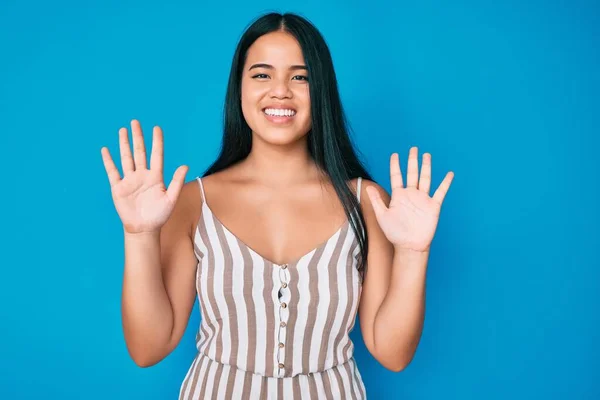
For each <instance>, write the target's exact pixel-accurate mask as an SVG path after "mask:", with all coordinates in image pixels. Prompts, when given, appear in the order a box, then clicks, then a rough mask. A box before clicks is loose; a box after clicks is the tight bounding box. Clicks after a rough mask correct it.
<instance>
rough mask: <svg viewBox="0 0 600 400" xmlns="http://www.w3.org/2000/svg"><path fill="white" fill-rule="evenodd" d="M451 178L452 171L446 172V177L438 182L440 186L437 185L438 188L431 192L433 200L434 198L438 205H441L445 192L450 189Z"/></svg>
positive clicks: (452, 177) (452, 176)
mask: <svg viewBox="0 0 600 400" xmlns="http://www.w3.org/2000/svg"><path fill="white" fill-rule="evenodd" d="M453 179H454V172H452V171H450V172H448V173H447V174H446V177H445V178H444V180H443V181H442V183H440V186H439V187H438V189H437V190H436V191H435V193H434V194H433V200H435V201H436V202H437V203H438V204H439V205H442V203H443V202H444V198H445V197H446V194H447V193H448V190H449V189H450V184H451V183H452V180H453Z"/></svg>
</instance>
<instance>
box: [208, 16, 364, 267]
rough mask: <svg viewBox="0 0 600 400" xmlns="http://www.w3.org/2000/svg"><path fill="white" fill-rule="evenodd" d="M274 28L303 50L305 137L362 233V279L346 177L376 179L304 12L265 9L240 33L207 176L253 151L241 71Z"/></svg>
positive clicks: (327, 59)
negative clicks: (362, 154)
mask: <svg viewBox="0 0 600 400" xmlns="http://www.w3.org/2000/svg"><path fill="white" fill-rule="evenodd" d="M275 31H284V32H287V33H290V34H291V35H293V36H294V37H295V38H296V40H297V41H298V42H299V44H300V47H301V49H302V53H303V55H304V61H305V63H306V66H307V69H308V77H309V82H310V83H309V94H310V104H311V118H312V126H311V130H310V131H309V133H308V138H307V142H308V151H309V154H310V157H311V158H312V159H313V160H314V162H315V164H316V165H317V166H318V167H319V168H320V169H321V170H322V171H323V172H324V173H325V174H326V175H327V176H328V177H329V178H330V180H331V183H332V185H333V187H334V188H335V191H336V193H337V195H338V197H339V199H340V201H341V203H342V205H343V207H344V212H345V213H346V216H347V218H348V220H349V221H350V224H351V226H352V229H353V230H354V232H355V234H356V236H357V238H358V242H359V246H360V254H359V258H358V271H359V273H360V275H361V278H364V273H365V272H366V271H365V269H366V261H367V257H366V255H367V254H368V248H369V244H368V243H369V241H368V235H367V230H366V225H365V220H364V216H363V213H362V211H361V209H360V206H359V204H358V201H357V199H356V197H355V195H354V193H353V192H352V190H351V189H350V187H349V186H348V182H349V181H350V180H352V179H354V178H358V177H362V178H364V179H369V180H371V181H372V180H373V178H372V177H371V176H370V174H369V173H368V172H367V170H366V168H365V167H364V166H363V165H362V163H361V162H360V160H359V158H358V157H357V154H356V150H355V149H354V148H353V145H352V142H351V140H350V137H349V134H348V132H349V128H348V126H349V124H348V122H347V119H346V116H345V114H344V110H343V108H342V103H341V100H340V95H339V91H338V87H337V80H336V76H335V71H334V68H333V61H332V59H331V54H330V52H329V48H328V46H327V44H326V42H325V39H324V38H323V36H322V35H321V33H320V32H319V31H318V30H317V28H316V27H315V26H314V25H313V24H312V23H310V22H309V21H308V20H307V19H305V18H304V17H301V16H299V15H297V14H292V13H285V14H279V13H269V14H265V15H263V16H261V17H259V18H258V19H256V20H255V21H254V22H253V23H251V25H250V26H249V27H248V28H247V29H246V31H245V32H244V34H243V35H242V37H241V39H240V41H239V43H238V45H237V48H236V50H235V53H234V55H233V61H232V65H231V72H230V74H229V82H228V86H227V93H226V97H225V107H224V131H223V139H222V143H221V150H220V154H219V156H218V158H217V160H216V161H215V162H214V163H213V164H212V165H211V166H210V167H208V169H207V170H206V171H205V172H204V175H203V176H207V175H210V174H213V173H215V172H218V171H220V170H223V169H226V168H228V167H229V166H231V165H233V164H236V163H237V162H239V161H241V160H243V159H245V158H246V157H247V156H248V154H250V150H251V148H252V131H251V129H250V127H249V126H248V124H247V123H246V120H245V119H244V116H243V114H242V106H241V80H242V70H243V68H244V64H245V62H246V55H247V52H248V48H249V47H250V46H251V45H252V44H253V43H254V41H256V40H257V39H258V38H259V37H261V36H263V35H265V34H267V33H271V32H275ZM353 210H355V211H353ZM353 216H356V217H357V218H354V217H353Z"/></svg>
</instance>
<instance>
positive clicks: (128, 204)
mask: <svg viewBox="0 0 600 400" xmlns="http://www.w3.org/2000/svg"><path fill="white" fill-rule="evenodd" d="M131 131H132V138H133V157H132V155H131V149H130V148H129V139H128V134H127V128H121V129H119V146H120V151H121V166H122V168H123V175H124V176H123V179H121V176H120V175H119V170H118V169H117V167H116V166H115V163H114V162H113V160H112V157H111V156H110V153H109V151H108V148H106V147H102V149H101V153H102V160H103V162H104V168H105V169H106V174H107V175H108V181H109V182H110V189H111V192H112V198H113V202H114V203H115V208H116V209H117V213H118V214H119V217H120V218H121V222H122V223H123V228H124V229H125V232H126V233H131V234H137V233H153V232H158V231H160V228H161V227H162V226H163V225H164V224H165V222H167V219H168V218H169V216H170V215H171V212H172V211H173V208H174V206H175V203H176V201H177V198H178V197H179V193H180V192H181V188H182V187H183V184H184V182H185V174H186V173H187V170H188V168H187V166H185V165H182V166H180V167H179V168H177V170H176V171H175V173H174V174H173V179H172V180H171V183H170V184H169V188H168V189H167V188H166V187H165V184H164V181H163V134H162V130H161V129H160V127H158V126H155V127H154V129H153V132H152V153H151V155H150V169H147V167H146V149H145V146H144V138H143V135H142V128H141V126H140V123H139V121H137V120H133V121H131Z"/></svg>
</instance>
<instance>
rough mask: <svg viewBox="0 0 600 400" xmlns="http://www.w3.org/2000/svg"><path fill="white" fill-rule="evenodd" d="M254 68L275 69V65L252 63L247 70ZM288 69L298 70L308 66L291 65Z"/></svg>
mask: <svg viewBox="0 0 600 400" xmlns="http://www.w3.org/2000/svg"><path fill="white" fill-rule="evenodd" d="M254 68H266V69H275V67H273V66H272V65H270V64H264V63H259V64H253V65H252V66H251V67H250V68H248V71H250V70H252V69H254ZM289 69H290V70H291V71H295V70H299V69H303V70H308V68H306V65H291V66H290V68H289Z"/></svg>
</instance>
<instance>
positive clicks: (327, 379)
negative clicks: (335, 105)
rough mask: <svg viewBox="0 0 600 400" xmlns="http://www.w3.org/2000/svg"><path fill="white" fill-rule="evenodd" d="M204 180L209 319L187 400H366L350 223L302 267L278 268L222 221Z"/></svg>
mask: <svg viewBox="0 0 600 400" xmlns="http://www.w3.org/2000/svg"><path fill="white" fill-rule="evenodd" d="M197 180H198V184H199V187H200V190H201V191H202V199H203V202H202V216H201V218H200V221H199V223H198V227H197V230H196V235H195V239H194V241H195V252H196V256H197V258H198V270H197V274H196V288H197V292H198V299H199V303H200V312H201V316H202V319H201V322H200V329H199V332H198V334H197V335H196V339H197V340H196V346H197V348H198V353H197V355H196V357H195V359H194V361H193V362H192V365H191V366H190V368H189V370H188V372H187V375H186V377H185V379H184V381H183V383H182V385H181V388H180V396H179V398H180V400H187V399H202V400H203V399H227V400H229V399H286V400H287V399H353V400H360V399H366V392H365V386H364V384H363V381H362V378H361V375H360V373H359V371H358V368H357V366H356V362H355V360H354V357H353V351H354V345H353V343H352V341H351V339H350V336H349V334H350V332H351V331H352V329H353V328H354V325H355V320H356V314H357V310H358V303H359V299H360V293H361V283H360V276H359V273H358V270H357V269H356V267H357V257H358V252H359V247H358V240H357V238H356V236H355V235H354V232H353V231H352V229H351V226H350V224H349V221H346V223H344V224H343V225H342V226H341V227H340V228H339V229H338V230H337V231H336V232H335V233H334V234H333V235H332V236H331V237H330V238H329V239H328V240H327V241H325V242H324V243H322V244H321V245H319V246H318V247H317V248H315V249H313V250H311V251H310V252H309V253H307V254H305V255H304V256H302V257H300V258H299V259H298V260H296V261H294V262H292V263H289V264H284V265H278V264H275V263H273V262H271V261H269V260H267V259H265V258H264V257H262V256H261V255H260V254H258V253H257V252H255V251H254V250H253V249H251V248H250V247H248V246H247V245H246V244H245V243H243V242H242V241H241V240H240V239H239V238H238V237H236V236H235V235H234V234H233V233H232V232H231V231H229V230H228V229H227V228H226V227H225V226H224V225H223V224H222V223H221V222H220V221H219V220H218V219H217V218H216V216H215V215H214V214H213V213H212V211H211V209H210V208H209V206H208V204H207V203H206V202H205V201H204V198H205V196H204V188H203V186H202V181H201V179H200V178H198V179H197ZM360 184H361V178H359V179H358V187H357V193H358V196H357V197H358V201H359V202H360ZM280 296H281V297H280Z"/></svg>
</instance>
